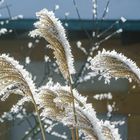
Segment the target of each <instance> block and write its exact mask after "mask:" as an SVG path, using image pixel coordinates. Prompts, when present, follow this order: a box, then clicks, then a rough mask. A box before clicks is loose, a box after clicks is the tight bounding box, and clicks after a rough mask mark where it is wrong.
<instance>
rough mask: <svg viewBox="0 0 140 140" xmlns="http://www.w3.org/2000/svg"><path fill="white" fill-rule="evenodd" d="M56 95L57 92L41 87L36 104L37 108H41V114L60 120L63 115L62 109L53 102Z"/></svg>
mask: <svg viewBox="0 0 140 140" xmlns="http://www.w3.org/2000/svg"><path fill="white" fill-rule="evenodd" d="M56 97H57V94H56V93H55V92H54V91H52V90H49V89H43V90H41V93H40V95H39V100H38V104H39V108H40V109H42V113H41V115H42V116H45V117H48V118H50V119H52V120H55V121H56V120H57V121H60V120H61V119H62V118H63V117H64V110H63V109H61V108H59V107H58V106H57V105H56V103H55V102H54V99H55V98H56Z"/></svg>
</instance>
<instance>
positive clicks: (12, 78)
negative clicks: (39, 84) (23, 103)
mask: <svg viewBox="0 0 140 140" xmlns="http://www.w3.org/2000/svg"><path fill="white" fill-rule="evenodd" d="M0 90H1V93H0V95H1V96H5V97H6V98H7V97H8V96H9V95H8V94H10V93H13V91H14V93H19V94H22V95H24V96H31V94H32V93H31V90H33V91H34V90H35V87H34V84H33V82H32V80H31V79H30V78H29V74H28V73H27V72H26V71H25V70H24V69H23V67H22V66H20V65H19V64H18V62H17V61H15V60H14V59H12V58H10V57H8V56H6V55H1V56H0ZM10 91H11V92H10ZM16 91H17V92H16ZM6 94H7V95H6Z"/></svg>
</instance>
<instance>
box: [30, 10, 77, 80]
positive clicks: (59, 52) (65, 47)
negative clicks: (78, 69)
mask: <svg viewBox="0 0 140 140" xmlns="http://www.w3.org/2000/svg"><path fill="white" fill-rule="evenodd" d="M37 16H38V17H39V21H38V22H36V23H35V27H36V28H37V29H35V30H34V31H32V32H31V33H30V34H31V36H37V35H39V36H41V37H43V38H45V39H46V40H47V41H48V42H49V43H50V44H51V45H50V48H51V49H53V50H54V56H55V58H56V61H57V64H58V66H59V69H60V71H61V73H62V75H63V76H64V78H65V79H67V80H69V73H71V74H73V73H74V72H75V70H74V66H73V56H72V54H71V49H70V45H69V42H68V40H67V38H66V35H65V30H64V28H63V26H62V24H61V22H60V21H59V20H58V19H57V18H55V16H54V13H53V12H49V11H48V10H47V9H43V10H41V11H40V12H38V13H37Z"/></svg>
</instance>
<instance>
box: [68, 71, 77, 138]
mask: <svg viewBox="0 0 140 140" xmlns="http://www.w3.org/2000/svg"><path fill="white" fill-rule="evenodd" d="M69 86H70V91H71V94H72V98H73V100H72V106H73V113H74V121H75V125H76V126H75V130H76V131H75V134H76V140H79V131H78V128H77V123H78V120H77V114H76V108H75V101H74V94H73V89H72V77H71V75H70V74H69ZM73 131H74V129H73Z"/></svg>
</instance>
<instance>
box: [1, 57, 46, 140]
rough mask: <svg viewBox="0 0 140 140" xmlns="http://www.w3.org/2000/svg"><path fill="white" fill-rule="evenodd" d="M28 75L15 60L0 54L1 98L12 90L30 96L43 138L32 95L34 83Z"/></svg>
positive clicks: (5, 96)
mask: <svg viewBox="0 0 140 140" xmlns="http://www.w3.org/2000/svg"><path fill="white" fill-rule="evenodd" d="M29 77H30V76H29V73H28V72H27V71H25V70H24V69H23V67H22V66H21V65H19V63H18V62H17V61H15V60H14V59H12V58H10V57H8V56H6V55H1V56H0V96H2V100H5V99H6V98H8V96H9V95H10V94H11V93H13V91H14V93H16V94H17V93H20V94H21V93H22V95H23V96H24V97H26V96H27V97H30V98H31V101H32V103H33V104H34V107H35V111H36V113H37V117H38V121H39V125H40V129H41V134H42V138H43V140H45V139H46V138H45V132H44V129H43V126H42V123H41V120H40V116H39V112H38V108H37V105H36V101H35V99H34V98H35V97H34V95H35V93H36V89H35V85H34V84H33V81H32V80H31V79H30V78H29ZM19 91H20V92H19ZM24 97H23V99H24ZM24 101H26V100H23V101H22V104H23V103H24ZM17 107H18V105H17Z"/></svg>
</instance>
